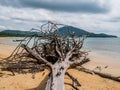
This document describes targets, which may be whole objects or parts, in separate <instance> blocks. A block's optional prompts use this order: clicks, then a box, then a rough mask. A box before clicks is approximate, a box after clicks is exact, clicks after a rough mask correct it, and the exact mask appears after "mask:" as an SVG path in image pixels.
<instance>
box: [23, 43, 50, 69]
mask: <svg viewBox="0 0 120 90" xmlns="http://www.w3.org/2000/svg"><path fill="white" fill-rule="evenodd" d="M21 47H22V48H24V49H25V50H26V51H27V52H28V53H29V54H31V55H32V56H33V57H35V58H36V59H37V60H39V62H41V61H43V62H44V63H45V64H46V65H48V66H50V67H52V64H51V63H50V62H48V61H47V60H46V59H44V58H42V57H41V55H40V54H38V53H36V52H34V51H33V50H31V49H30V48H29V47H28V46H26V45H24V44H22V45H21Z"/></svg>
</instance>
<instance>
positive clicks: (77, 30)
mask: <svg viewBox="0 0 120 90" xmlns="http://www.w3.org/2000/svg"><path fill="white" fill-rule="evenodd" d="M57 32H58V33H59V34H60V35H65V36H69V35H70V33H69V32H71V33H75V36H83V35H86V36H87V37H115V38H116V37H117V36H114V35H108V34H104V33H100V34H95V33H91V32H88V31H85V30H83V29H80V28H76V27H72V26H65V27H61V28H59V29H58V30H57Z"/></svg>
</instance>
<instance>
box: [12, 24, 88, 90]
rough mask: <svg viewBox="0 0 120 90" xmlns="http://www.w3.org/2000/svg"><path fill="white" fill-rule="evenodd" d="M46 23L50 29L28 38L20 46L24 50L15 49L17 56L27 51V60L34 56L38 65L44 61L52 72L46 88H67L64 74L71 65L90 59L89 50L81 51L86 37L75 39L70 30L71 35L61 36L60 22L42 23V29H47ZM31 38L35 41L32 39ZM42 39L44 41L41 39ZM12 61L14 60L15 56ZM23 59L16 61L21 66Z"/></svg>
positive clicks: (63, 89) (57, 89)
mask: <svg viewBox="0 0 120 90" xmlns="http://www.w3.org/2000/svg"><path fill="white" fill-rule="evenodd" d="M45 25H48V26H47V28H48V29H47V30H48V31H47V32H46V31H45V32H43V33H42V35H35V36H32V38H30V39H26V40H25V41H28V42H26V43H20V45H19V46H20V47H22V49H23V50H24V51H23V50H22V52H20V53H18V50H19V48H18V49H15V51H16V50H17V53H16V54H15V56H19V57H21V54H22V55H23V54H24V53H25V54H24V55H23V57H27V59H26V61H27V60H28V59H29V58H30V59H31V58H32V59H33V60H35V61H36V63H37V64H38V65H41V63H43V64H44V65H45V66H47V67H49V68H50V70H51V74H50V76H49V79H48V81H47V83H46V88H45V90H65V86H64V76H65V73H66V70H67V69H68V68H70V67H73V66H76V65H82V64H84V63H85V62H86V61H84V60H87V61H88V59H87V58H86V56H87V52H85V51H81V48H82V45H83V41H84V37H81V38H79V39H78V38H77V39H75V37H74V33H73V32H70V31H69V34H70V35H69V37H66V36H61V35H59V34H58V33H56V31H57V30H58V27H57V26H58V25H60V24H54V23H52V22H48V23H47V24H44V25H42V26H41V28H40V30H46V27H45V29H43V27H44V26H45ZM37 30H38V29H37ZM40 30H38V31H40ZM68 30H69V28H68ZM33 37H34V38H33ZM31 39H33V40H34V41H31ZM41 39H42V40H43V41H41ZM31 42H32V43H33V42H34V43H33V45H32V47H31V46H29V43H30V44H31ZM12 55H13V54H12ZM28 57H29V58H28ZM14 59H16V57H14ZM23 59H24V58H23ZM12 61H13V62H14V60H13V58H12ZM21 61H22V60H20V61H18V62H16V63H17V64H19V66H20V67H21ZM25 65H31V64H25ZM32 65H33V64H32ZM34 65H35V64H34Z"/></svg>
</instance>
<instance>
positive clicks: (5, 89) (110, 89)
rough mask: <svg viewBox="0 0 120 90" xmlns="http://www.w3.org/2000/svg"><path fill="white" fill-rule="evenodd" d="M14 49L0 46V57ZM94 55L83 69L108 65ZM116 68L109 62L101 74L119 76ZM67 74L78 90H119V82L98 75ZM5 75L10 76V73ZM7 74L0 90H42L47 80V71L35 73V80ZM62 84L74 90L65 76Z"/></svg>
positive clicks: (71, 70) (90, 55)
mask: <svg viewBox="0 0 120 90" xmlns="http://www.w3.org/2000/svg"><path fill="white" fill-rule="evenodd" d="M14 49H15V46H13V45H3V44H0V57H2V58H5V57H8V56H9V55H10V54H11V53H12V51H13V50H14ZM96 55H97V54H95V52H92V53H90V54H89V56H88V57H89V58H90V59H91V61H90V62H88V63H86V64H85V65H84V67H86V68H89V69H94V68H95V67H96V66H101V67H104V66H105V65H108V62H106V61H104V60H103V61H102V60H100V58H97V56H96ZM110 64H111V65H110ZM112 65H113V66H112ZM116 66H117V65H116V63H115V64H113V63H112V62H109V67H108V68H107V69H103V70H102V72H105V73H106V72H107V73H110V74H112V75H116V76H118V75H120V73H119V72H118V71H119V70H118V69H119V68H120V66H119V65H118V66H117V67H116ZM68 72H69V73H70V74H71V75H72V76H74V77H75V78H76V79H77V80H78V81H79V82H80V84H81V85H82V86H81V87H79V90H120V83H119V82H116V81H113V80H110V79H106V78H102V77H100V76H98V75H91V74H87V73H85V72H81V71H78V70H75V69H69V70H68ZM6 73H7V74H11V72H6ZM7 74H6V75H5V76H3V77H0V90H44V88H45V84H46V81H47V79H48V74H49V70H48V69H46V70H44V71H42V72H39V73H36V74H35V79H32V74H17V73H15V76H9V75H7ZM64 82H65V87H66V90H74V89H73V88H72V87H71V86H70V84H72V81H71V79H70V78H69V77H68V76H66V75H65V81H64ZM91 82H92V83H91Z"/></svg>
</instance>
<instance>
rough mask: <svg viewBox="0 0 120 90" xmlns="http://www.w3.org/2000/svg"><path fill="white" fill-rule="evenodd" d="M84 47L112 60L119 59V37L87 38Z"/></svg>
mask: <svg viewBox="0 0 120 90" xmlns="http://www.w3.org/2000/svg"><path fill="white" fill-rule="evenodd" d="M84 49H85V50H87V51H92V52H96V53H97V54H98V55H99V56H104V57H105V58H108V59H110V60H113V61H120V38H87V39H86V40H85V43H84Z"/></svg>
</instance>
